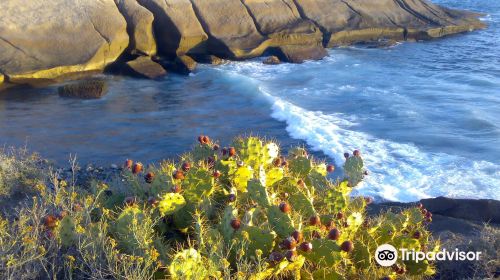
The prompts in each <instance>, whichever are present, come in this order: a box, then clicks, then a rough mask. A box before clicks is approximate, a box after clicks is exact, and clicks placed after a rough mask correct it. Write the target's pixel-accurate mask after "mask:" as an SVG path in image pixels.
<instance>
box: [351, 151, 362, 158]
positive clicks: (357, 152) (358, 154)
mask: <svg viewBox="0 0 500 280" xmlns="http://www.w3.org/2000/svg"><path fill="white" fill-rule="evenodd" d="M352 154H353V155H354V156H355V157H359V156H360V155H361V152H360V151H359V150H354V152H352Z"/></svg>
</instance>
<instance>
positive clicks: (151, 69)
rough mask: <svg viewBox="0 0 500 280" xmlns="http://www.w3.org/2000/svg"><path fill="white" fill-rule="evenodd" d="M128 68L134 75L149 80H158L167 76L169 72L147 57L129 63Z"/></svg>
mask: <svg viewBox="0 0 500 280" xmlns="http://www.w3.org/2000/svg"><path fill="white" fill-rule="evenodd" d="M127 66H128V67H129V68H130V70H131V71H132V73H133V74H135V75H138V76H140V77H145V78H149V79H156V78H159V77H161V76H165V75H166V74H167V71H165V69H164V68H163V67H162V66H161V65H160V64H158V63H156V62H154V61H152V60H151V59H150V58H149V57H146V56H140V57H138V58H136V59H134V60H132V61H129V62H127Z"/></svg>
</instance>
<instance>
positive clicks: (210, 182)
mask: <svg viewBox="0 0 500 280" xmlns="http://www.w3.org/2000/svg"><path fill="white" fill-rule="evenodd" d="M213 186H214V178H213V176H212V174H211V172H209V171H208V170H206V169H202V168H196V167H192V168H191V170H190V171H189V172H188V173H187V175H186V178H185V179H184V180H183V181H182V187H183V189H184V194H183V195H184V197H185V198H186V199H187V200H189V201H191V202H199V201H201V199H202V198H203V197H207V196H209V195H210V194H212V191H213Z"/></svg>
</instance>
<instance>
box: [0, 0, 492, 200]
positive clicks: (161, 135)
mask: <svg viewBox="0 0 500 280" xmlns="http://www.w3.org/2000/svg"><path fill="white" fill-rule="evenodd" d="M435 2H436V3H439V4H443V5H445V6H448V7H454V8H459V9H469V10H474V11H479V12H482V13H484V14H485V15H484V16H483V17H482V20H483V21H484V22H486V23H487V24H488V29H485V30H481V31H476V32H472V33H467V34H461V35H455V36H450V37H447V38H443V39H438V40H433V41H428V42H418V43H403V44H398V45H396V46H393V47H387V48H370V47H368V46H352V47H346V48H335V49H331V50H330V51H329V56H328V57H326V58H325V59H323V60H321V61H309V62H305V63H303V64H280V65H264V64H263V63H262V61H263V60H264V59H265V58H258V59H253V60H249V61H243V62H230V63H228V64H225V65H221V66H208V65H200V67H199V68H198V69H197V70H196V71H195V72H194V73H191V74H190V75H189V76H181V75H175V74H169V75H168V76H167V77H165V78H163V79H162V80H160V81H150V80H142V79H134V78H127V77H112V76H107V77H106V78H107V79H109V84H110V88H109V92H108V94H107V95H106V96H105V97H104V98H102V99H99V100H73V99H64V98H60V97H59V96H58V94H57V88H56V87H55V86H52V87H47V88H35V89H28V88H18V89H11V90H8V91H7V92H4V93H2V94H0V145H4V146H5V147H9V146H15V147H25V146H26V147H27V148H28V149H29V150H31V151H35V152H38V153H40V154H41V155H42V156H43V157H46V158H48V159H49V160H53V161H55V162H56V163H58V164H61V165H64V164H67V160H68V159H69V157H70V155H76V157H77V159H78V161H79V162H80V164H81V165H84V164H86V163H90V162H92V163H97V164H102V165H107V164H111V163H117V164H119V163H121V162H122V161H123V160H125V158H132V159H135V160H139V161H142V162H144V163H155V162H158V161H159V160H161V159H163V158H175V157H176V156H178V155H180V154H181V153H182V152H184V151H186V150H187V149H189V148H190V147H191V146H192V145H193V144H195V141H196V138H197V136H198V135H199V134H201V133H203V134H207V135H209V136H210V137H211V138H213V139H219V140H220V141H221V144H222V145H228V144H229V141H230V140H231V139H232V138H233V137H235V136H238V135H250V134H252V135H260V136H265V137H267V138H269V139H274V140H277V141H278V142H280V143H281V145H282V146H283V149H284V150H286V149H287V148H288V147H290V146H293V145H304V146H306V147H307V148H308V149H310V150H311V151H313V155H314V156H315V157H317V158H321V159H325V160H327V161H329V162H332V163H335V165H336V166H337V167H338V168H337V169H338V171H336V172H335V173H334V174H333V175H332V176H333V177H341V176H342V170H341V167H342V164H343V153H344V152H351V151H353V150H354V149H359V150H361V153H362V155H363V158H364V160H365V165H366V166H367V169H368V170H369V173H370V174H369V176H367V178H366V180H365V181H364V182H363V183H362V184H361V185H360V186H359V187H357V188H356V193H357V194H362V195H370V196H373V197H375V198H376V199H378V200H392V201H402V202H407V201H415V200H418V199H421V198H426V197H435V196H440V195H445V196H449V197H460V198H492V199H500V44H499V43H500V41H499V39H498V38H500V2H498V1H497V0H475V1H474V0H461V1H452V0H440V1H435Z"/></svg>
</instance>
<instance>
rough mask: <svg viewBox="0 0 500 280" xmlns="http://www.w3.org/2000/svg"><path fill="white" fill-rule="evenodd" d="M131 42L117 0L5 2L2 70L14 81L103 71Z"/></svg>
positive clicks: (0, 16) (0, 32) (0, 31)
mask: <svg viewBox="0 0 500 280" xmlns="http://www.w3.org/2000/svg"><path fill="white" fill-rule="evenodd" d="M128 42H129V40H128V35H127V30H126V22H125V19H124V18H123V16H122V15H121V14H120V12H119V11H118V8H117V7H116V5H115V3H114V1H113V0H100V1H86V0H51V1H26V0H9V1H2V8H1V9H0V72H2V73H3V74H4V75H5V76H7V77H8V79H9V81H10V82H13V83H22V82H26V80H28V81H32V80H34V79H35V80H36V79H54V78H56V77H59V76H63V75H67V74H71V73H76V72H84V71H95V70H102V69H104V67H105V66H106V65H108V64H109V63H111V62H113V61H115V60H116V58H118V56H120V54H121V53H122V52H123V51H124V50H125V48H126V47H127V46H128Z"/></svg>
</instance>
